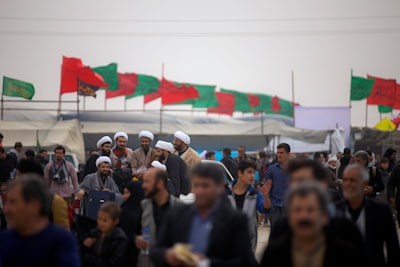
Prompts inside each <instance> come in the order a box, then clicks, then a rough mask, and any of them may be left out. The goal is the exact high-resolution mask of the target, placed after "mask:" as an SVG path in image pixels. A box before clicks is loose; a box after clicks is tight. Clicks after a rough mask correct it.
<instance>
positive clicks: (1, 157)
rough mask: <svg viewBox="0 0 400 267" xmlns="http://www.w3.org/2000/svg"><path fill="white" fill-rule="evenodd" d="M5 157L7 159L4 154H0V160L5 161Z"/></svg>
mask: <svg viewBox="0 0 400 267" xmlns="http://www.w3.org/2000/svg"><path fill="white" fill-rule="evenodd" d="M6 157H7V154H6V152H4V153H0V159H2V160H4V159H6Z"/></svg>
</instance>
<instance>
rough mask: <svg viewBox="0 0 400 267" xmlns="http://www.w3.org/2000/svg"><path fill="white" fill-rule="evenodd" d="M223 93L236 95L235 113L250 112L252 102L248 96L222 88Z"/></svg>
mask: <svg viewBox="0 0 400 267" xmlns="http://www.w3.org/2000/svg"><path fill="white" fill-rule="evenodd" d="M221 92H223V93H230V94H233V95H235V111H243V112H245V111H249V110H250V102H249V99H248V98H247V94H245V93H241V92H238V91H234V90H228V89H223V88H221Z"/></svg>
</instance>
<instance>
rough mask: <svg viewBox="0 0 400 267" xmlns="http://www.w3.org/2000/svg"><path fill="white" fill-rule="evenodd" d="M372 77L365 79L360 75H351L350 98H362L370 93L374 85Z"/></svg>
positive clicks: (353, 99)
mask: <svg viewBox="0 0 400 267" xmlns="http://www.w3.org/2000/svg"><path fill="white" fill-rule="evenodd" d="M374 83H375V80H374V79H366V78H362V77H357V76H352V77H351V89H350V100H352V101H355V100H363V99H365V98H367V97H368V96H369V95H370V94H371V90H372V87H373V86H374Z"/></svg>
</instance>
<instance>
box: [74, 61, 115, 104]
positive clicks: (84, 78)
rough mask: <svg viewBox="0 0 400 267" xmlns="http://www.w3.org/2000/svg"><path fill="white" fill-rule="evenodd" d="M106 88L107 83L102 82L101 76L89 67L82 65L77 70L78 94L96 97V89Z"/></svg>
mask: <svg viewBox="0 0 400 267" xmlns="http://www.w3.org/2000/svg"><path fill="white" fill-rule="evenodd" d="M100 87H102V88H107V87H108V84H106V83H105V82H104V79H103V77H101V76H100V75H99V74H97V73H95V72H94V71H93V70H92V69H91V68H89V67H83V68H80V69H79V70H78V94H79V95H82V96H93V97H96V91H97V90H98V89H99V88H100Z"/></svg>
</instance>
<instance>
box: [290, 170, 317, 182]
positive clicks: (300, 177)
mask: <svg viewBox="0 0 400 267" xmlns="http://www.w3.org/2000/svg"><path fill="white" fill-rule="evenodd" d="M313 180H314V174H313V171H312V169H311V168H300V169H298V170H296V171H294V172H292V173H291V174H290V180H289V181H290V186H295V185H298V184H299V183H302V182H310V181H313Z"/></svg>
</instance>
